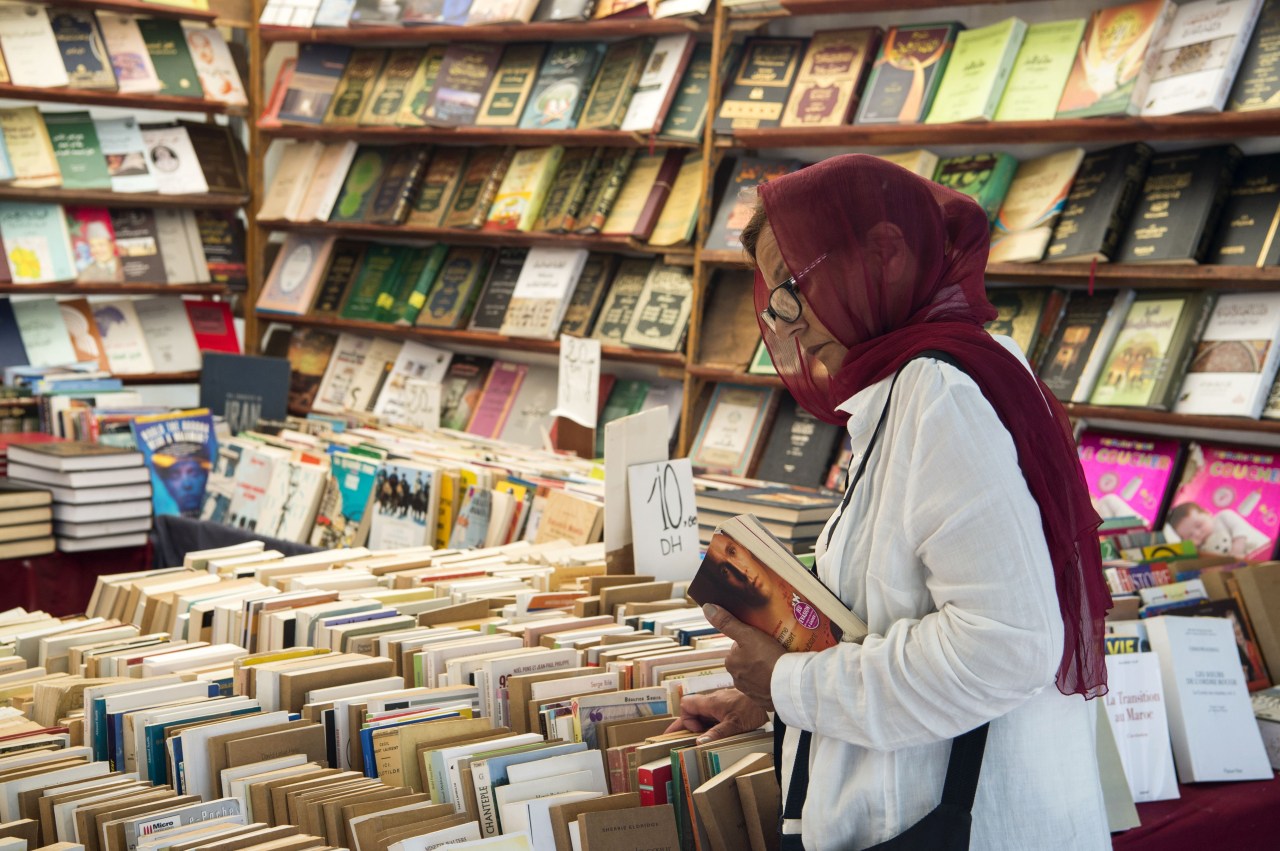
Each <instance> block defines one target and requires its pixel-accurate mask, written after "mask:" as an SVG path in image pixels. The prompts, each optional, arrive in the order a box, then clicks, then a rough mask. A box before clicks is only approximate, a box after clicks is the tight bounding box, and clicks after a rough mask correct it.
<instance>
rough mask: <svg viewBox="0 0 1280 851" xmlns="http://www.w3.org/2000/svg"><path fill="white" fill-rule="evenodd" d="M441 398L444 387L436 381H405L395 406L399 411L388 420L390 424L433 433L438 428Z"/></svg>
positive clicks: (416, 379)
mask: <svg viewBox="0 0 1280 851" xmlns="http://www.w3.org/2000/svg"><path fill="white" fill-rule="evenodd" d="M443 397H444V386H443V385H442V384H441V383H440V382H438V381H428V380H427V379H425V378H409V379H406V380H405V382H404V390H403V392H402V393H401V397H400V400H399V404H398V405H397V406H396V407H397V408H399V410H398V411H397V412H396V416H394V417H392V418H390V419H391V422H392V424H393V425H407V426H413V427H414V428H421V429H426V430H427V431H435V430H436V429H438V428H440V404H441V400H442V398H443Z"/></svg>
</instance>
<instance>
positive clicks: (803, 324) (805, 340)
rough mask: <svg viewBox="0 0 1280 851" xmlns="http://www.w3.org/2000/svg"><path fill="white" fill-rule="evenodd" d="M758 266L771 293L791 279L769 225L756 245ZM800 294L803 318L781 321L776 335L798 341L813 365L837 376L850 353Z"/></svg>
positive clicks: (761, 232)
mask: <svg viewBox="0 0 1280 851" xmlns="http://www.w3.org/2000/svg"><path fill="white" fill-rule="evenodd" d="M756 267H757V268H758V269H759V270H760V274H761V275H763V276H764V280H765V283H767V284H768V285H769V289H771V290H772V289H773V288H774V287H777V286H778V285H779V284H781V283H782V282H783V281H785V280H786V279H787V278H789V277H791V273H790V272H788V271H787V264H786V263H785V262H783V260H782V251H781V250H780V249H779V248H778V241H777V240H776V239H775V238H774V236H773V228H771V227H769V224H768V223H767V222H766V223H765V225H764V227H762V228H761V229H760V238H759V240H757V242H756ZM797 295H799V296H800V303H801V305H802V306H803V309H802V310H801V311H800V318H799V319H798V320H796V321H795V322H784V321H782V320H781V319H778V320H777V321H776V322H775V324H774V333H775V334H777V336H778V339H779V340H782V341H784V342H787V341H791V340H795V341H797V342H798V343H799V345H800V349H801V350H802V351H803V352H804V353H805V354H806V355H808V357H809V360H810V363H812V364H814V365H815V366H818V365H820V368H824V369H825V370H826V372H827V374H828V375H835V374H836V373H837V372H839V371H840V367H841V365H843V363H844V356H845V354H846V353H847V352H848V351H849V350H848V349H846V348H845V347H844V346H843V345H841V344H840V341H839V340H837V339H836V338H835V336H834V335H832V333H831V332H830V331H828V330H827V328H826V326H825V325H823V324H822V322H821V320H820V319H819V318H818V316H817V315H816V313H815V311H814V310H813V309H812V308H811V307H810V306H809V303H808V302H807V301H805V298H804V296H803V295H801V294H800V293H799V291H798V290H797Z"/></svg>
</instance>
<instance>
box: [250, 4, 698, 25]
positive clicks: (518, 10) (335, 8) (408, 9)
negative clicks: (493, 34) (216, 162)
mask: <svg viewBox="0 0 1280 851" xmlns="http://www.w3.org/2000/svg"><path fill="white" fill-rule="evenodd" d="M709 8H710V4H708V3H707V2H705V0H703V2H693V3H690V2H688V0H659V2H658V3H657V4H656V6H655V7H654V8H651V7H650V5H649V4H648V3H646V2H643V1H642V0H604V2H599V3H597V2H595V0H516V1H515V2H513V0H450V2H448V3H445V2H443V0H405V2H391V3H387V2H378V0H268V2H267V5H266V6H265V7H264V8H263V10H262V14H261V15H260V16H259V17H258V23H260V24H265V25H267V26H275V27H316V28H329V29H333V28H343V27H354V28H359V27H396V26H403V27H415V26H438V25H444V26H481V25H485V24H527V23H529V22H531V21H538V22H543V21H589V20H600V19H603V18H610V17H614V16H620V17H627V18H647V17H650V16H652V17H654V18H669V17H675V16H683V15H701V14H705V13H706V11H707V10H708V9H709Z"/></svg>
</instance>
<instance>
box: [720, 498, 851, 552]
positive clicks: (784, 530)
mask: <svg viewBox="0 0 1280 851" xmlns="http://www.w3.org/2000/svg"><path fill="white" fill-rule="evenodd" d="M697 500H698V540H699V542H700V543H701V544H702V545H703V546H704V547H705V546H707V545H708V544H710V543H711V538H712V535H714V534H715V532H716V530H717V529H719V528H720V526H721V525H722V524H724V523H725V522H726V521H728V520H729V519H731V518H733V517H735V516H737V515H739V514H752V515H755V517H756V518H757V519H758V520H759V522H760V524H761V525H762V526H763V527H764V528H765V529H768V530H769V532H770V533H771V534H772V535H773V536H774V537H776V538H777V539H778V540H779V541H780V542H781V543H782V544H783V546H785V547H787V549H789V550H791V552H793V553H810V552H813V548H814V545H815V544H816V543H817V541H818V535H819V534H820V533H821V532H822V528H823V527H824V526H825V525H826V523H827V520H828V519H829V518H830V517H831V515H833V514H834V513H835V512H836V509H838V508H839V507H840V496H839V495H838V494H830V493H819V492H816V491H814V492H804V491H798V490H795V489H794V488H790V487H766V488H744V489H742V490H708V491H703V492H702V493H700V494H698V497H697Z"/></svg>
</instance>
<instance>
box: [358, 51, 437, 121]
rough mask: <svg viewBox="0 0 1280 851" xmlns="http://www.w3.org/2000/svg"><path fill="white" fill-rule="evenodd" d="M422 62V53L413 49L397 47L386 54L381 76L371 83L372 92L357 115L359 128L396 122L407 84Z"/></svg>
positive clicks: (406, 92) (403, 101) (410, 81)
mask: <svg viewBox="0 0 1280 851" xmlns="http://www.w3.org/2000/svg"><path fill="white" fill-rule="evenodd" d="M422 61H423V53H422V51H420V50H418V49H417V48H413V47H401V48H397V49H396V50H392V51H391V52H390V53H388V54H387V61H386V64H385V65H383V66H382V73H381V74H379V75H378V79H377V81H375V82H374V84H373V92H372V94H370V96H369V98H368V100H367V102H366V103H365V105H364V109H363V110H362V111H361V113H360V123H361V124H362V125H363V124H372V125H375V126H388V125H394V124H395V123H396V119H397V118H398V117H399V115H400V110H401V108H402V107H403V106H404V104H405V99H406V98H407V96H408V94H409V84H410V83H412V82H413V79H414V76H415V75H416V74H417V73H418V66H420V65H421V64H422Z"/></svg>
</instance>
